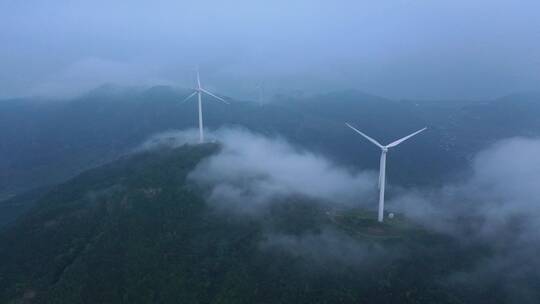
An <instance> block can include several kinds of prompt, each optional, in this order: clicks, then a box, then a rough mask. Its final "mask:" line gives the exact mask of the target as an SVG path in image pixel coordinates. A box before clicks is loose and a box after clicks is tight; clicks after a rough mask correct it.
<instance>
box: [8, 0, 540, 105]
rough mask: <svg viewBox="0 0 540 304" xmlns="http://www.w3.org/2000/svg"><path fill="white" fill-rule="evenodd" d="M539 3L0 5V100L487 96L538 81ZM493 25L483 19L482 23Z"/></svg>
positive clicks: (481, 0) (533, 87) (399, 1)
mask: <svg viewBox="0 0 540 304" xmlns="http://www.w3.org/2000/svg"><path fill="white" fill-rule="evenodd" d="M538 11H540V3H538V2H536V1H532V0H524V1H520V2H519V5H518V4H516V1H508V0H497V1H487V0H479V1H474V2H471V1H463V0H459V1H451V2H450V1H445V2H434V1H416V2H415V1H406V0H393V1H378V2H374V1H333V2H324V1H307V0H299V1H293V2H288V1H273V2H272V3H264V2H262V1H231V2H227V3H221V2H216V1H198V2H196V3H195V2H184V3H182V2H174V1H168V0H162V1H153V2H152V3H147V2H143V1H117V2H114V3H108V2H105V1H92V2H86V3H78V2H77V3H75V2H70V1H65V0H64V1H56V2H54V3H45V2H40V1H25V2H20V1H12V0H8V1H3V2H2V4H0V25H1V30H0V43H2V45H3V48H1V49H0V65H1V66H2V70H0V98H6V97H15V96H33V95H39V96H54V97H59V96H72V95H76V94H79V93H81V92H84V91H86V90H89V89H92V88H94V87H96V86H99V85H101V84H104V83H115V84H119V85H159V84H166V85H175V86H181V87H189V86H190V85H192V82H193V72H192V71H193V68H194V67H195V66H196V65H197V64H198V65H200V67H201V72H202V77H203V81H204V83H205V84H206V85H207V86H209V87H211V88H213V89H214V90H216V91H219V92H221V93H222V94H225V95H229V96H233V97H237V96H238V97H241V98H242V97H245V96H249V95H250V94H252V95H254V94H255V91H256V86H257V85H258V84H259V83H263V84H264V86H265V88H266V89H267V90H268V91H271V92H276V91H277V92H279V91H285V92H295V91H302V92H306V93H319V92H325V91H334V90H342V89H355V90H359V91H363V92H367V93H370V94H374V95H379V96H384V97H388V98H393V99H433V100H435V99H436V100H439V99H469V100H470V99H474V100H478V99H489V98H495V97H499V96H503V95H507V94H511V93H515V92H521V91H533V90H536V89H537V84H538V83H540V20H538V19H537V18H536V12H538ZM495 21H496V22H495Z"/></svg>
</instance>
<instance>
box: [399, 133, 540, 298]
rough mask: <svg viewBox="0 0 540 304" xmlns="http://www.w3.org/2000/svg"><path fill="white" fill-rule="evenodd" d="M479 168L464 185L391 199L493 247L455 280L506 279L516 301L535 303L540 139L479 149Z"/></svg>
mask: <svg viewBox="0 0 540 304" xmlns="http://www.w3.org/2000/svg"><path fill="white" fill-rule="evenodd" d="M473 168H474V172H473V175H472V176H471V177H470V178H469V179H468V180H466V181H464V182H463V183H461V184H457V185H447V186H446V187H444V188H442V189H434V190H430V191H427V190H425V189H423V190H414V191H411V190H405V191H404V193H401V194H400V195H397V196H395V197H394V200H393V201H391V202H389V205H390V206H391V207H390V208H396V209H399V210H401V211H402V212H404V213H405V214H406V215H407V216H409V217H411V218H413V219H415V220H417V221H419V222H421V223H423V224H425V225H426V226H427V227H429V228H431V229H438V230H439V231H442V232H444V233H449V234H451V235H454V236H457V237H458V238H460V239H462V240H464V241H466V242H470V243H471V244H473V243H474V244H486V245H487V246H489V247H490V248H491V249H492V250H493V256H492V257H491V258H489V259H486V260H484V261H483V262H482V263H481V264H479V265H477V266H476V268H475V270H474V271H473V272H470V273H458V274H455V277H454V279H455V280H457V281H464V282H467V284H470V282H476V284H482V285H488V284H491V283H493V282H497V281H499V282H500V281H502V282H504V284H503V286H505V288H506V289H507V290H506V292H507V294H508V295H509V296H513V297H516V298H514V299H513V301H516V302H519V303H534V299H537V293H538V291H537V290H535V289H534V288H532V287H525V286H532V285H530V284H531V282H533V281H538V280H540V262H539V260H538V258H537V256H538V252H540V234H539V231H540V188H539V185H540V139H529V138H512V139H507V140H503V141H500V142H498V143H496V144H494V145H493V146H492V147H490V148H488V149H486V150H484V151H482V152H480V153H478V154H477V155H476V156H475V159H474V165H473ZM524 282H528V283H524ZM473 288H474V286H473ZM535 293H536V295H535ZM516 299H518V300H516Z"/></svg>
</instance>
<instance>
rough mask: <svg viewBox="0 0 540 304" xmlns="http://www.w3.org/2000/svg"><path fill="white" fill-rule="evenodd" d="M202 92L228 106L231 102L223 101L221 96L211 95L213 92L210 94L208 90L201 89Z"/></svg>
mask: <svg viewBox="0 0 540 304" xmlns="http://www.w3.org/2000/svg"><path fill="white" fill-rule="evenodd" d="M201 91H203V92H204V93H206V94H208V95H210V96H212V97H214V98H215V99H217V100H219V101H221V102H224V103H226V104H229V102H228V101H226V100H225V99H223V98H221V97H219V96H216V95H214V94H213V93H211V92H209V91H207V90H205V89H201Z"/></svg>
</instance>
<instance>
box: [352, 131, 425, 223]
mask: <svg viewBox="0 0 540 304" xmlns="http://www.w3.org/2000/svg"><path fill="white" fill-rule="evenodd" d="M345 124H346V125H347V127H349V128H351V129H353V130H354V131H355V132H357V133H358V134H360V135H362V136H363V137H365V138H366V139H367V140H369V141H370V142H372V143H373V144H375V145H376V146H377V147H379V148H381V151H382V152H381V164H380V169H379V215H378V220H379V222H382V221H383V218H384V187H385V185H386V153H388V148H393V147H395V146H397V145H399V144H400V143H402V142H404V141H406V140H407V139H409V138H411V137H413V136H415V135H416V134H418V133H420V132H422V131H424V130H425V129H427V128H423V129H421V130H418V131H416V132H414V133H412V134H410V135H407V136H405V137H403V138H401V139H398V140H396V141H393V142H391V143H389V144H388V145H386V146H383V145H381V144H380V143H379V142H378V141H376V140H375V139H373V138H371V137H369V136H367V135H366V134H364V133H362V132H360V131H359V130H358V129H356V128H355V127H353V126H351V125H350V124H349V123H345Z"/></svg>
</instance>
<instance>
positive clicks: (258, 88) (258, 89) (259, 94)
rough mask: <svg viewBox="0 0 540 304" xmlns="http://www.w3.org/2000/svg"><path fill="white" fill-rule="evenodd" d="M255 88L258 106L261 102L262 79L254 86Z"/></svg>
mask: <svg viewBox="0 0 540 304" xmlns="http://www.w3.org/2000/svg"><path fill="white" fill-rule="evenodd" d="M255 88H256V89H257V94H258V95H257V101H258V102H259V106H262V104H263V83H262V81H261V82H259V83H258V84H257V86H256V87H255Z"/></svg>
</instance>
